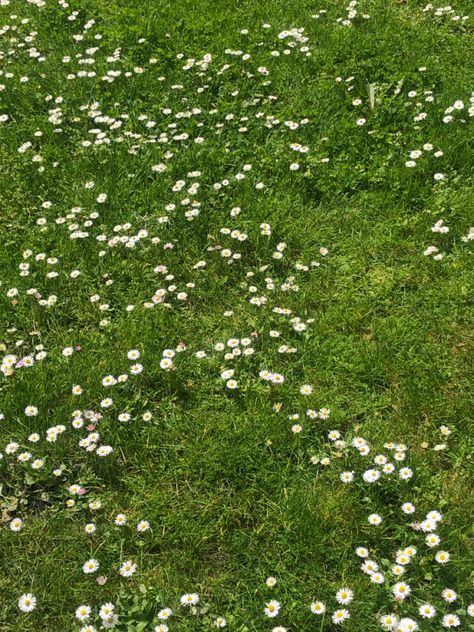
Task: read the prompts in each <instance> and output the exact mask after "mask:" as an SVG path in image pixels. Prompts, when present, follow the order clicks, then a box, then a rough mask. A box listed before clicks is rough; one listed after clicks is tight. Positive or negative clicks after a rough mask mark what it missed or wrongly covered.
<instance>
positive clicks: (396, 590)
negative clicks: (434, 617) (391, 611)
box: [392, 582, 411, 601]
mask: <svg viewBox="0 0 474 632" xmlns="http://www.w3.org/2000/svg"><path fill="white" fill-rule="evenodd" d="M392 592H393V594H394V596H395V599H396V600H397V601H402V600H403V599H406V597H408V596H409V594H410V593H411V588H410V586H409V585H408V584H406V583H405V582H397V583H396V584H395V585H394V586H393V588H392Z"/></svg>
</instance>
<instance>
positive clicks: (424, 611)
mask: <svg viewBox="0 0 474 632" xmlns="http://www.w3.org/2000/svg"><path fill="white" fill-rule="evenodd" d="M418 612H419V613H420V615H421V616H422V617H423V619H432V618H433V617H434V616H435V615H436V609H435V608H433V606H432V605H431V604H429V603H425V604H422V605H421V606H420V607H419V608H418Z"/></svg>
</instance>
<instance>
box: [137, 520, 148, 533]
mask: <svg viewBox="0 0 474 632" xmlns="http://www.w3.org/2000/svg"><path fill="white" fill-rule="evenodd" d="M150 528H151V527H150V523H149V522H148V520H140V522H139V523H138V524H137V531H138V533H144V532H145V531H148V529H150Z"/></svg>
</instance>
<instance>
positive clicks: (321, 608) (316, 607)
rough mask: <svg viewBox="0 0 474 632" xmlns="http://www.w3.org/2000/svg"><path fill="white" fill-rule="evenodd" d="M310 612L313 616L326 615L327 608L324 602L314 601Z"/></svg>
mask: <svg viewBox="0 0 474 632" xmlns="http://www.w3.org/2000/svg"><path fill="white" fill-rule="evenodd" d="M310 610H311V612H312V613H313V614H324V613H325V612H326V606H325V605H324V604H323V602H322V601H313V603H312V604H311V605H310Z"/></svg>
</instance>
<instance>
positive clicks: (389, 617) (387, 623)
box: [379, 614, 398, 630]
mask: <svg viewBox="0 0 474 632" xmlns="http://www.w3.org/2000/svg"><path fill="white" fill-rule="evenodd" d="M379 621H380V625H381V626H382V628H383V629H384V630H394V629H395V628H396V625H397V623H398V619H397V617H396V616H395V615H394V614H383V615H382V616H381V617H380V619H379Z"/></svg>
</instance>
